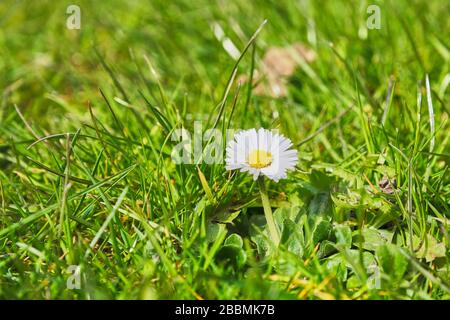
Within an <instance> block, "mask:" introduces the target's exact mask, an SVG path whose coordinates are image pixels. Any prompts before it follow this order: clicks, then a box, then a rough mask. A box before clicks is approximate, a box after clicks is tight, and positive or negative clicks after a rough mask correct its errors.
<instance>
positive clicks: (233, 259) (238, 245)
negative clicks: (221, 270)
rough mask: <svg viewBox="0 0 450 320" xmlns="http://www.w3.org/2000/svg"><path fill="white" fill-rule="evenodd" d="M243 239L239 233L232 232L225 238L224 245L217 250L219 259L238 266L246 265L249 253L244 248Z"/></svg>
mask: <svg viewBox="0 0 450 320" xmlns="http://www.w3.org/2000/svg"><path fill="white" fill-rule="evenodd" d="M242 246H243V241H242V238H241V236H239V235H238V234H235V233H233V234H231V235H230V236H228V238H226V239H225V241H224V245H223V246H222V248H220V249H219V251H218V252H217V256H216V258H217V260H218V261H222V262H223V263H225V264H226V265H233V266H236V267H238V268H240V267H242V266H244V265H245V262H246V261H247V254H246V253H245V251H244V249H243V248H242Z"/></svg>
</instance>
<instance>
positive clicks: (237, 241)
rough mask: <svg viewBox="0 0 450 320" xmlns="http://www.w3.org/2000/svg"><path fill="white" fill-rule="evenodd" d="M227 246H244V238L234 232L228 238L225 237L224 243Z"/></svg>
mask: <svg viewBox="0 0 450 320" xmlns="http://www.w3.org/2000/svg"><path fill="white" fill-rule="evenodd" d="M223 244H224V245H225V246H227V245H229V246H236V247H239V248H242V246H243V245H244V242H243V241H242V238H241V236H240V235H238V234H236V233H233V234H231V235H230V236H228V238H226V239H225V242H224V243H223Z"/></svg>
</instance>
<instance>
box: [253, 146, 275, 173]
mask: <svg viewBox="0 0 450 320" xmlns="http://www.w3.org/2000/svg"><path fill="white" fill-rule="evenodd" d="M247 163H248V164H249V165H250V167H253V168H256V169H261V168H265V167H268V166H270V164H271V163H272V154H271V153H270V152H267V151H264V150H259V149H256V150H253V151H251V152H250V153H249V154H248V156H247Z"/></svg>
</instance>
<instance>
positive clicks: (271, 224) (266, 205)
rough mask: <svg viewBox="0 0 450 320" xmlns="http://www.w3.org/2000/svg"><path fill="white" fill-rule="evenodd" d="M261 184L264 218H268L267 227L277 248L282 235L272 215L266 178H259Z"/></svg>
mask: <svg viewBox="0 0 450 320" xmlns="http://www.w3.org/2000/svg"><path fill="white" fill-rule="evenodd" d="M258 183H259V192H260V193H261V201H262V205H263V208H264V216H265V217H266V221H267V226H268V227H269V233H270V237H271V238H272V241H273V242H274V243H275V246H277V247H278V244H279V243H280V235H279V232H278V229H277V226H276V225H275V221H274V219H273V215H272V208H271V207H270V202H269V196H268V195H267V190H266V185H265V184H264V177H262V176H260V177H259V178H258Z"/></svg>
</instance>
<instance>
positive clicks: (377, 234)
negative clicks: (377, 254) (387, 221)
mask: <svg viewBox="0 0 450 320" xmlns="http://www.w3.org/2000/svg"><path fill="white" fill-rule="evenodd" d="M360 232H361V234H360ZM361 235H362V239H361V238H360V236H361ZM393 236H394V234H393V233H392V232H391V231H388V230H382V229H375V228H363V229H362V230H361V231H359V230H357V231H354V232H353V243H354V244H355V245H356V246H358V247H359V246H360V242H362V247H363V249H366V250H370V251H375V250H376V249H377V247H379V246H381V245H384V244H386V243H391V242H392V238H393Z"/></svg>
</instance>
